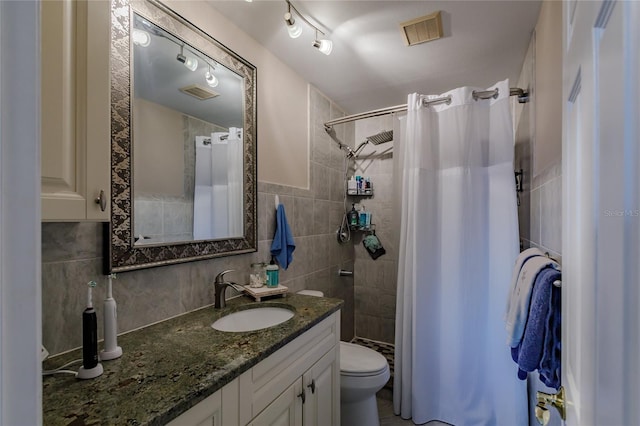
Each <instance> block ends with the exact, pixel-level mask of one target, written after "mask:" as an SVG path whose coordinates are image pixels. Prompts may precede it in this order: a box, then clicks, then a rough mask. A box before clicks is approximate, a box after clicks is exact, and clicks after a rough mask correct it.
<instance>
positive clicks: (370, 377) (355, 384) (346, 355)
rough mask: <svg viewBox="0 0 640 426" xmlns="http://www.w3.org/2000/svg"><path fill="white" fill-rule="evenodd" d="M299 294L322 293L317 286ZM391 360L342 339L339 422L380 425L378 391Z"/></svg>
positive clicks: (387, 376) (353, 424)
mask: <svg viewBox="0 0 640 426" xmlns="http://www.w3.org/2000/svg"><path fill="white" fill-rule="evenodd" d="M298 294H305V295H307V296H317V297H322V296H323V293H322V292H321V291H317V290H302V291H299V292H298ZM389 377H390V372H389V364H388V363H387V359H386V358H385V357H384V356H382V355H381V354H379V353H378V352H376V351H374V350H372V349H369V348H365V347H364V346H360V345H356V344H353V343H347V342H340V422H341V424H343V425H349V426H377V425H379V424H380V421H379V419H378V405H377V403H376V392H378V391H379V390H380V389H382V387H383V386H384V385H385V383H387V380H389Z"/></svg>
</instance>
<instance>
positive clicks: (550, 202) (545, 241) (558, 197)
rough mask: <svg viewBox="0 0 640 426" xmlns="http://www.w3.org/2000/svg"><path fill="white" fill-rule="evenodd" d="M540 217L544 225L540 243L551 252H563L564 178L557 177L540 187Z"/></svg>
mask: <svg viewBox="0 0 640 426" xmlns="http://www.w3.org/2000/svg"><path fill="white" fill-rule="evenodd" d="M540 217H541V220H542V221H543V223H544V226H542V227H541V230H540V233H541V235H540V243H541V244H542V246H544V247H546V248H548V249H549V250H553V251H555V252H558V253H559V252H561V251H562V178H560V177H555V178H553V179H552V180H550V181H549V182H548V183H546V184H545V185H543V186H542V187H540Z"/></svg>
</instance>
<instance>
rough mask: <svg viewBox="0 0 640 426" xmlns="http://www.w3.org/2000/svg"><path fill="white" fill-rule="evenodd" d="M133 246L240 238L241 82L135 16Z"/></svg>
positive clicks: (175, 38)
mask: <svg viewBox="0 0 640 426" xmlns="http://www.w3.org/2000/svg"><path fill="white" fill-rule="evenodd" d="M132 27H133V28H132V34H131V40H132V43H131V47H132V56H133V70H134V72H133V79H132V80H133V83H134V84H133V85H132V87H133V92H132V95H133V96H132V99H133V103H132V121H131V122H132V127H133V129H132V140H133V142H132V145H133V187H132V190H133V203H134V206H133V208H134V218H133V219H134V223H133V233H132V237H133V240H134V245H136V246H140V245H147V244H161V243H167V242H182V241H194V240H196V241H197V240H215V239H223V238H233V237H242V236H243V233H244V208H243V173H244V168H243V152H244V147H243V145H244V142H243V141H244V130H243V117H244V108H245V105H244V81H243V78H242V77H241V76H240V75H238V74H236V73H235V72H233V71H232V70H230V69H228V68H226V67H225V66H223V65H221V64H219V63H217V62H216V61H215V60H213V59H212V58H210V57H208V56H207V55H205V54H204V53H202V52H201V51H199V50H198V49H196V48H194V47H193V46H190V45H189V44H187V43H185V42H184V41H182V40H181V39H180V38H178V37H177V36H175V35H173V34H171V33H170V32H168V31H165V30H164V29H162V28H160V27H159V26H157V25H155V24H154V23H152V22H150V21H148V20H147V19H145V18H143V17H142V16H139V15H137V14H135V13H134V14H133V25H132Z"/></svg>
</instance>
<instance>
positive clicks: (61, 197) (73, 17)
mask: <svg viewBox="0 0 640 426" xmlns="http://www.w3.org/2000/svg"><path fill="white" fill-rule="evenodd" d="M109 11H110V4H109V2H108V1H103V0H100V1H86V0H82V1H72V0H60V1H57V0H56V1H45V2H41V15H40V16H41V42H42V45H41V46H42V47H41V55H42V70H41V73H42V75H41V85H42V86H41V102H42V104H41V111H40V114H41V123H42V125H41V132H42V133H41V140H42V144H41V146H42V148H41V149H42V150H41V164H42V220H44V221H78V220H93V221H108V220H109V208H110V202H109V200H110V145H109V142H110V137H109V133H110V124H109V123H110V84H109V76H110V70H109V45H110V25H109V22H110V20H109V13H110V12H109ZM101 193H102V199H101V200H102V203H100V200H98V199H100V196H101V195H100V194H101ZM96 200H98V202H97V201H96Z"/></svg>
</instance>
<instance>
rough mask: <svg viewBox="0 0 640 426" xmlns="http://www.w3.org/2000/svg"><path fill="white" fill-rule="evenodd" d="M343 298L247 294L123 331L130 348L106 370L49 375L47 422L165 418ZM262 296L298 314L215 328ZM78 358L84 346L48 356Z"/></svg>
mask: <svg viewBox="0 0 640 426" xmlns="http://www.w3.org/2000/svg"><path fill="white" fill-rule="evenodd" d="M342 303H343V302H342V301H341V300H338V299H329V298H320V297H311V296H303V295H297V294H291V295H287V296H286V297H284V298H278V299H271V300H269V301H263V302H253V300H252V299H249V298H248V297H246V296H243V297H239V298H236V299H233V300H229V301H228V302H227V307H226V308H224V309H214V308H213V307H212V306H209V307H205V308H202V309H199V310H197V311H193V312H189V313H187V314H184V315H180V316H178V317H175V318H171V319H168V320H166V321H162V322H160V323H157V324H153V325H151V326H148V327H145V328H142V329H139V330H136V331H132V332H129V333H126V334H123V335H121V336H119V337H118V345H120V346H121V347H122V349H123V351H124V354H123V355H122V357H121V358H119V359H116V360H112V361H104V362H102V365H103V367H104V374H102V376H100V377H97V378H95V379H92V380H78V379H75V378H74V377H72V376H70V375H55V376H46V377H44V378H43V396H42V398H43V404H42V405H43V419H44V424H45V425H90V424H103V425H104V424H118V425H125V424H127V425H161V424H165V423H167V422H169V421H171V420H172V419H174V418H176V417H177V416H179V415H180V414H181V413H183V412H185V411H186V410H188V409H189V408H191V407H193V406H194V405H196V404H197V403H198V402H200V401H202V400H203V399H205V398H206V397H208V396H209V395H211V394H213V393H214V392H215V391H217V390H218V389H220V388H222V387H223V386H224V385H226V384H227V383H229V382H231V381H232V380H233V379H235V378H236V377H238V376H239V375H240V374H242V373H243V372H245V371H247V370H248V369H250V368H251V367H253V366H254V365H256V364H257V363H258V362H260V361H262V360H263V359H265V358H266V357H267V356H269V355H270V354H272V353H273V352H275V351H276V350H278V349H279V348H281V347H282V346H284V345H286V344H287V343H289V342H290V341H292V340H293V339H294V338H296V337H297V336H299V335H300V334H302V333H303V332H304V331H306V330H308V329H310V328H311V327H313V326H314V325H315V324H317V323H319V322H320V321H321V320H323V319H324V318H326V317H328V316H329V315H331V314H332V313H333V312H335V311H337V310H338V309H340V307H341V306H342ZM256 304H259V305H261V306H282V307H288V308H289V309H291V308H293V309H294V310H295V312H296V315H294V317H293V318H292V319H291V320H289V321H286V322H284V323H282V324H279V325H277V326H274V327H270V328H267V329H262V330H256V331H251V332H244V333H226V332H221V331H217V330H214V329H213V328H211V324H212V323H213V322H214V321H215V320H217V319H218V318H220V317H222V316H223V315H225V314H227V313H230V312H234V311H237V310H242V309H246V308H247V307H248V306H250V305H256ZM284 305H286V306H284ZM78 358H82V352H81V350H80V349H78V350H74V351H72V352H68V353H65V354H63V355H59V356H56V357H53V358H51V359H48V360H46V361H45V363H44V369H53V368H56V367H58V366H61V365H64V364H65V363H67V362H69V361H72V360H75V359H78ZM79 366H80V365H79V364H78V365H74V366H72V367H70V369H72V370H77V369H78V367H79Z"/></svg>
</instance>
